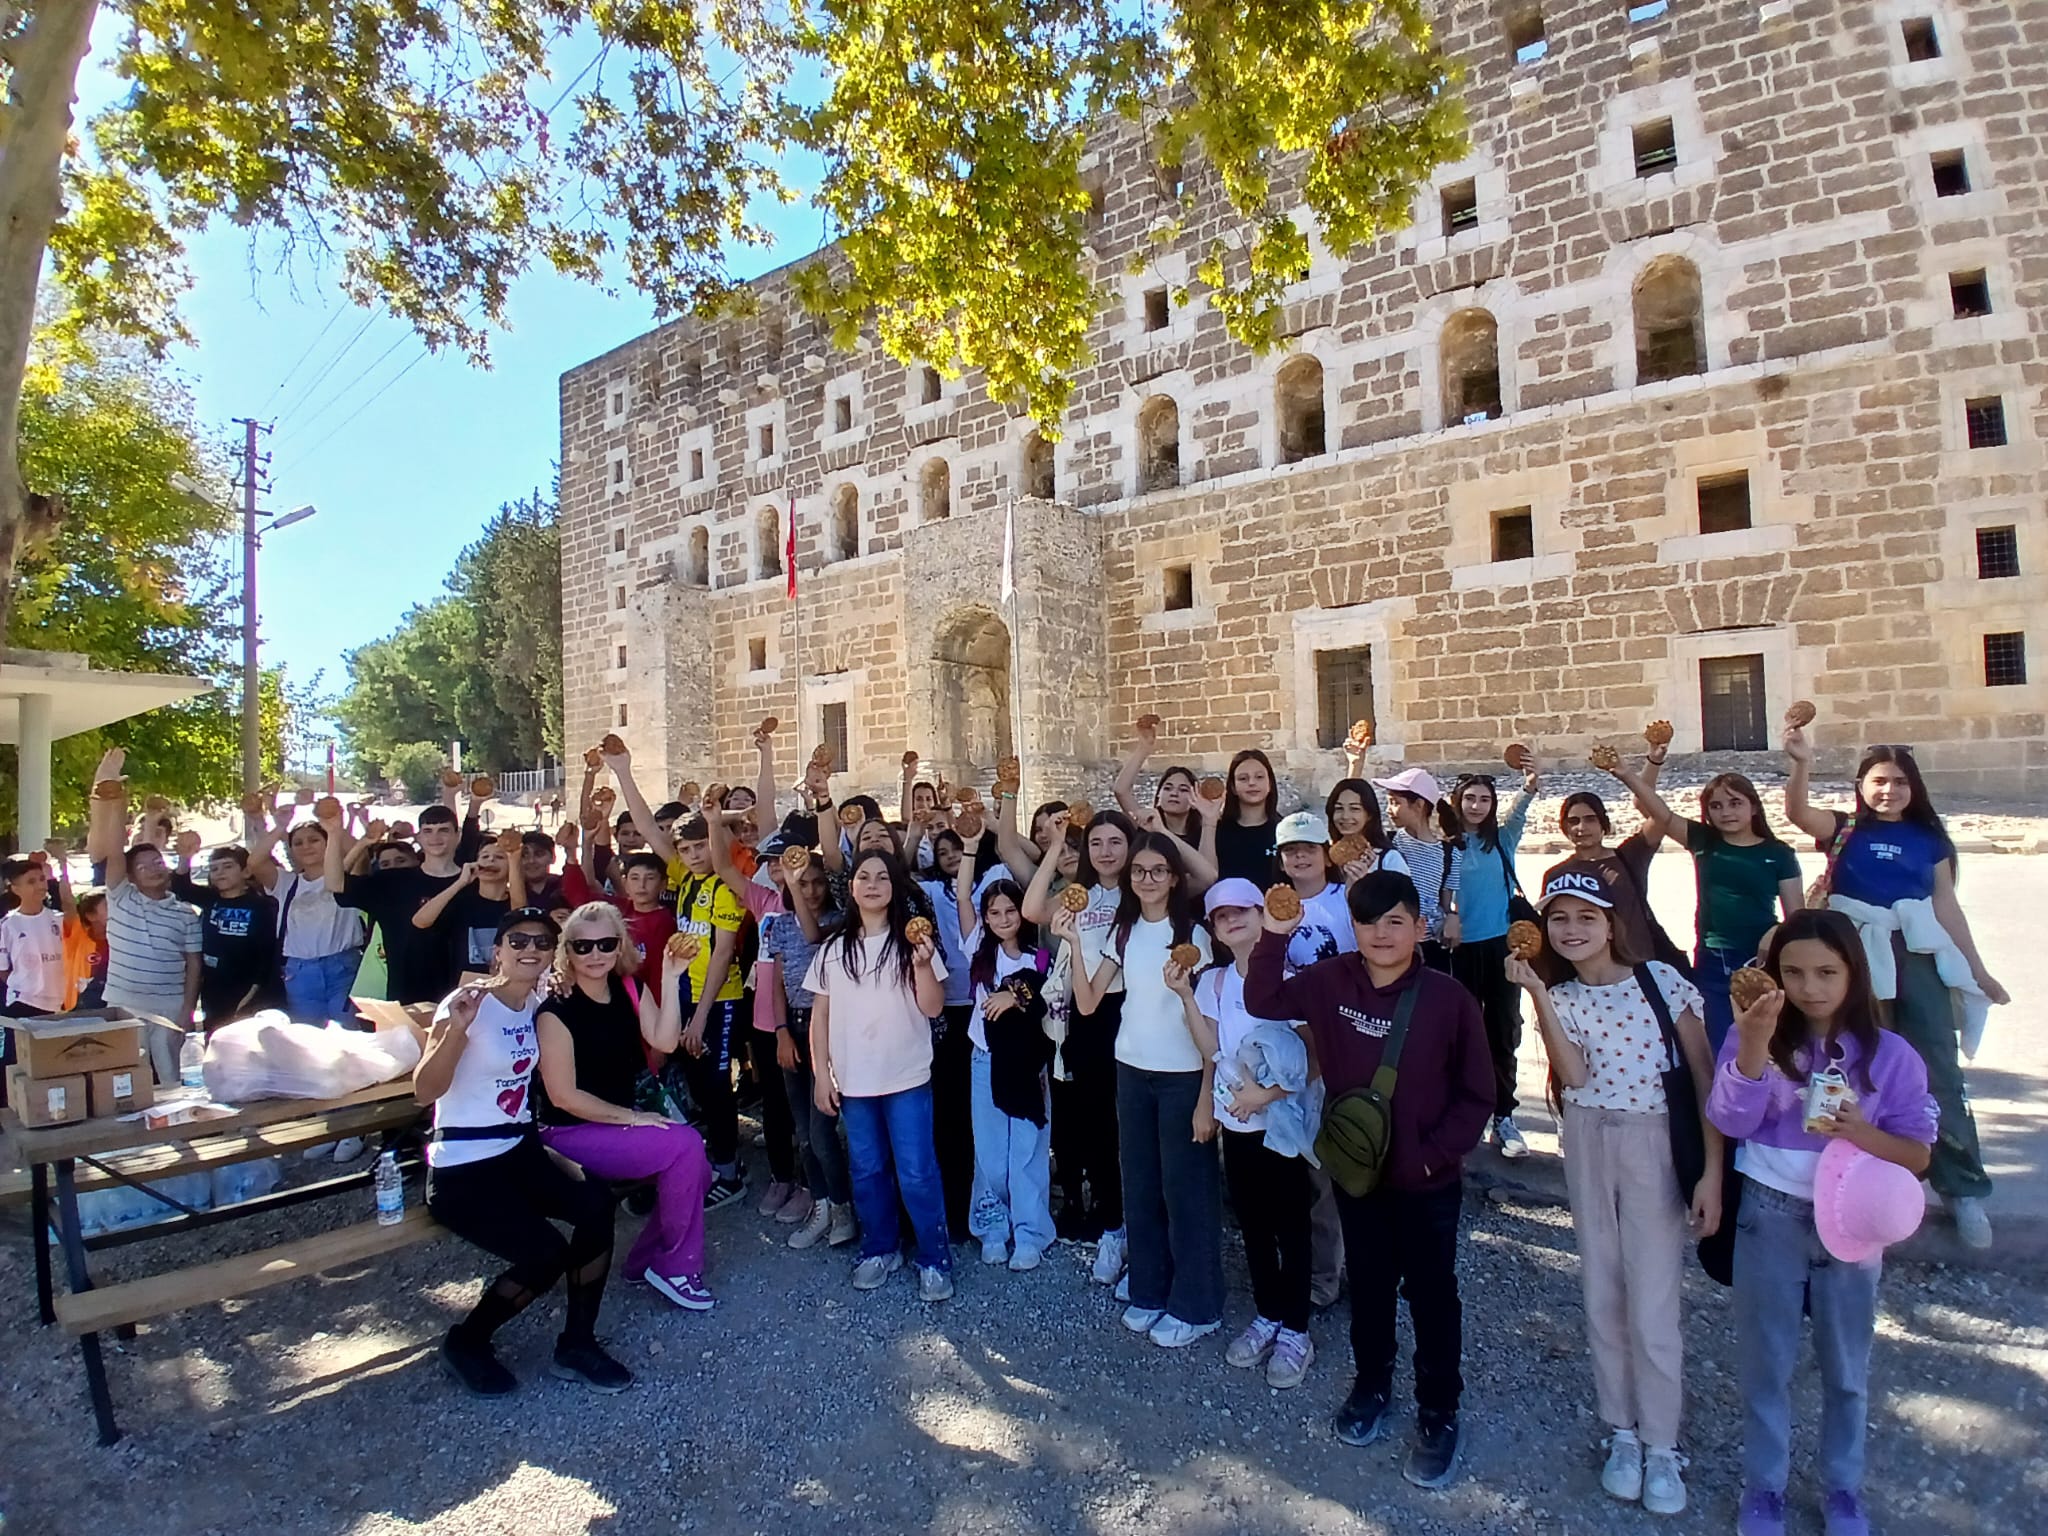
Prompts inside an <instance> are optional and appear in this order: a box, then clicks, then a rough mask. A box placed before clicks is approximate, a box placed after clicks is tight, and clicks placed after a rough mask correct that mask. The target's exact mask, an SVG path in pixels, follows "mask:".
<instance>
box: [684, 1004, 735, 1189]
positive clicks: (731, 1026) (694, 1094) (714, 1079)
mask: <svg viewBox="0 0 2048 1536" xmlns="http://www.w3.org/2000/svg"><path fill="white" fill-rule="evenodd" d="M691 1006H694V1005H686V1006H685V1008H684V1022H685V1023H686V1024H687V1022H688V1014H689V1008H690V1007H691ZM739 1013H740V1004H739V999H738V998H730V999H728V1000H726V1001H725V1002H720V1003H713V1004H712V1005H711V1007H710V1008H709V1009H707V1010H706V1012H705V1016H704V1054H703V1055H702V1056H692V1055H691V1054H690V1053H689V1052H688V1051H686V1050H682V1049H681V1048H678V1049H677V1051H676V1053H675V1055H674V1056H673V1057H671V1058H670V1060H672V1061H674V1062H675V1063H676V1064H677V1066H678V1067H680V1068H681V1069H682V1074H683V1081H684V1082H685V1083H687V1084H688V1085H689V1088H690V1098H691V1101H692V1102H693V1103H695V1104H696V1106H697V1113H698V1114H699V1115H700V1116H701V1117H702V1119H701V1120H700V1122H699V1124H698V1127H697V1129H698V1130H699V1131H700V1132H702V1133H703V1136H704V1151H705V1153H706V1155H708V1156H709V1157H710V1159H711V1166H712V1167H713V1168H714V1169H716V1170H717V1171H718V1173H719V1174H720V1175H721V1176H723V1175H726V1174H730V1173H732V1172H733V1171H734V1169H735V1167H736V1165H737V1164H738V1162H739V1157H740V1115H739V1108H738V1106H737V1105H735V1104H734V1102H733V1096H732V1056H733V1035H734V1034H735V1033H736V1032H737V1031H738V1029H739V1027H740V1021H739Z"/></svg>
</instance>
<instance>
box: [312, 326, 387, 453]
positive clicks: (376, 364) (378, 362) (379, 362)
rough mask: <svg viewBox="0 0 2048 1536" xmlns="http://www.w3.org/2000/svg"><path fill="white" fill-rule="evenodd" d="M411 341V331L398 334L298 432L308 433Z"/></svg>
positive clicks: (326, 401)
mask: <svg viewBox="0 0 2048 1536" xmlns="http://www.w3.org/2000/svg"><path fill="white" fill-rule="evenodd" d="M413 339H414V336H413V332H412V331H411V330H404V331H401V332H399V334H398V339H397V340H396V341H394V342H392V343H391V345H390V346H388V347H386V348H385V349H384V350H383V351H382V352H379V353H378V354H377V355H376V357H374V358H372V359H371V361H370V365H369V366H368V367H367V368H365V369H363V371H362V372H361V373H359V374H357V375H356V376H355V377H354V378H352V379H350V380H349V381H348V382H347V383H346V384H344V385H342V386H341V388H340V389H337V390H336V391H335V392H334V393H333V394H331V395H329V396H328V397H327V399H326V400H325V401H324V402H322V404H321V405H320V407H319V409H318V410H316V411H314V412H313V414H312V415H310V416H308V417H307V418H306V419H305V420H304V421H301V422H300V423H299V427H298V429H299V431H301V432H310V431H311V430H312V428H313V423H315V422H316V421H318V420H319V419H320V418H321V417H322V416H325V415H326V414H327V413H328V412H329V411H331V410H333V409H334V408H335V407H336V406H337V405H339V404H341V402H342V401H344V400H346V399H347V398H348V396H349V392H350V391H351V390H353V389H354V388H355V387H356V386H357V385H358V384H360V383H362V382H363V380H365V379H367V378H368V377H369V376H370V375H371V374H373V373H375V372H376V371H377V369H378V368H380V367H381V366H383V363H384V360H385V359H386V358H388V357H389V356H391V354H392V353H394V352H396V351H397V350H398V349H399V348H400V347H402V346H404V345H405V344H406V343H407V342H408V341H411V340H413Z"/></svg>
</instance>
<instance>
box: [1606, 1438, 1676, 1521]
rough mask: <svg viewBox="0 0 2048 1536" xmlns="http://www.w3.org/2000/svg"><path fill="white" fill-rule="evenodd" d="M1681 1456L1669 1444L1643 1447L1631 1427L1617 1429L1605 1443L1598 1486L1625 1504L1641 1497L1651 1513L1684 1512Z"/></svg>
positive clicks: (1671, 1513) (1670, 1513)
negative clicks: (1603, 1464) (1605, 1448)
mask: <svg viewBox="0 0 2048 1536" xmlns="http://www.w3.org/2000/svg"><path fill="white" fill-rule="evenodd" d="M1684 1474H1685V1458H1684V1457H1683V1456H1681V1455H1679V1454H1678V1452H1677V1450H1676V1449H1675V1448H1673V1447H1670V1446H1650V1447H1648V1448H1647V1449H1646V1448H1645V1447H1644V1445H1643V1442H1642V1441H1641V1440H1640V1439H1639V1438H1638V1437H1637V1435H1636V1432H1635V1431H1634V1430H1632V1429H1617V1430H1616V1431H1615V1432H1614V1437H1613V1438H1612V1439H1611V1440H1609V1441H1608V1442H1607V1465H1606V1466H1604V1467H1602V1468H1601V1469H1600V1486H1601V1487H1602V1488H1603V1489H1605V1490H1606V1491H1607V1493H1608V1495H1609V1496H1610V1497H1613V1498H1616V1499H1620V1500H1621V1501H1622V1502H1624V1503H1627V1504H1633V1503H1635V1502H1636V1501H1637V1500H1638V1499H1640V1500H1642V1504H1643V1508H1644V1509H1647V1510H1648V1511H1649V1512H1650V1513H1651V1514H1653V1515H1678V1514H1683V1513H1684V1512H1685V1476H1684Z"/></svg>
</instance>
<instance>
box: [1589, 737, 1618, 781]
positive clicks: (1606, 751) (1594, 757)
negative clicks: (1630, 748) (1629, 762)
mask: <svg viewBox="0 0 2048 1536" xmlns="http://www.w3.org/2000/svg"><path fill="white" fill-rule="evenodd" d="M1586 761H1587V762H1589V763H1591V764H1592V765H1593V766H1594V767H1595V768H1598V769H1599V770H1600V771H1601V772H1602V773H1612V772H1614V770H1615V769H1617V768H1619V767H1620V766H1621V749H1620V748H1618V747H1616V746H1615V745H1614V743H1612V742H1610V741H1598V742H1595V743H1594V744H1593V750H1592V751H1590V752H1588V753H1587V754H1586Z"/></svg>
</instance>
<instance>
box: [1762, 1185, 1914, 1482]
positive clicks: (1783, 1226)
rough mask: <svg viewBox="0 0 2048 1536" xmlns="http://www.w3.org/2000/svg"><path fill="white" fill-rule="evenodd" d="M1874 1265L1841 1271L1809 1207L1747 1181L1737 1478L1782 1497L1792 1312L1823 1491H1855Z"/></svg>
mask: <svg viewBox="0 0 2048 1536" xmlns="http://www.w3.org/2000/svg"><path fill="white" fill-rule="evenodd" d="M1882 1269H1883V1264H1882V1261H1881V1260H1878V1259H1872V1260H1871V1261H1870V1262H1869V1263H1868V1264H1844V1263H1843V1262H1842V1261H1841V1260H1840V1259H1838V1258H1835V1257H1834V1256H1833V1255H1831V1254H1830V1253H1829V1252H1828V1251H1827V1249H1825V1248H1823V1247H1822V1246H1821V1241H1820V1234H1819V1233H1818V1232H1817V1231H1815V1230H1814V1225H1813V1204H1812V1202H1811V1201H1807V1200H1800V1199H1798V1198H1796V1197H1794V1196H1792V1195H1788V1194H1785V1193H1784V1192H1783V1191H1781V1190H1776V1189H1771V1188H1769V1187H1768V1186H1766V1185H1762V1184H1758V1183H1755V1182H1753V1181H1752V1182H1750V1183H1748V1184H1746V1185H1745V1186H1744V1187H1743V1191H1742V1209H1741V1212H1740V1213H1739V1214H1738V1215H1737V1216H1736V1219H1735V1353H1736V1366H1737V1371H1738V1374H1739V1377H1740V1380H1741V1383H1742V1400H1743V1423H1742V1480H1743V1483H1744V1485H1745V1486H1747V1487H1750V1488H1761V1489H1765V1490H1767V1491H1768V1492H1772V1493H1783V1492H1784V1491H1785V1484H1786V1483H1787V1481H1789V1480H1790V1478H1791V1474H1792V1372H1793V1370H1794V1369H1795V1368H1796V1367H1797V1366H1798V1364H1799V1325H1800V1310H1801V1307H1802V1306H1805V1307H1808V1308H1810V1309H1811V1310H1812V1313H1813V1355H1814V1360H1815V1363H1816V1364H1818V1365H1819V1366H1820V1387H1821V1396H1820V1447H1819V1454H1818V1456H1817V1458H1816V1459H1817V1461H1818V1463H1819V1465H1818V1467H1817V1468H1816V1470H1817V1471H1818V1472H1819V1474H1820V1484H1821V1489H1822V1491H1823V1492H1826V1493H1832V1492H1833V1491H1834V1490H1835V1489H1837V1488H1844V1489H1847V1490H1848V1491H1849V1492H1851V1493H1855V1492H1858V1491H1860V1490H1861V1489H1862V1487H1863V1441H1864V1430H1865V1426H1866V1424H1867V1421H1868V1420H1869V1417H1870V1340H1871V1336H1872V1334H1874V1333H1875V1332H1876V1331H1877V1282H1878V1277H1879V1275H1880V1273H1881V1272H1882Z"/></svg>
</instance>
